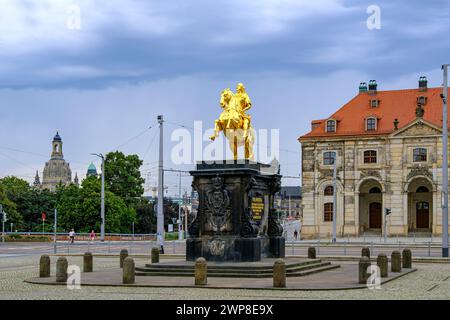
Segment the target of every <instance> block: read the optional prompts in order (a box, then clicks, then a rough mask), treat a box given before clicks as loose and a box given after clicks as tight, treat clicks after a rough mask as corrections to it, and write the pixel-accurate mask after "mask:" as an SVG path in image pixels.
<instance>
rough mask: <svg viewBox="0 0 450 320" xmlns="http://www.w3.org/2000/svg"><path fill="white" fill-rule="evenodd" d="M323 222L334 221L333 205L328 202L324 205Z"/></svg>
mask: <svg viewBox="0 0 450 320" xmlns="http://www.w3.org/2000/svg"><path fill="white" fill-rule="evenodd" d="M323 221H325V222H327V221H333V203H332V202H328V203H325V204H324V205H323Z"/></svg>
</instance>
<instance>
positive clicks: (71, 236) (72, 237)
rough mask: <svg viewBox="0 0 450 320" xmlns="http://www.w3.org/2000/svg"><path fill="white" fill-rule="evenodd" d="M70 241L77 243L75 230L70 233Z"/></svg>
mask: <svg viewBox="0 0 450 320" xmlns="http://www.w3.org/2000/svg"><path fill="white" fill-rule="evenodd" d="M69 239H70V243H73V242H74V241H75V231H74V230H73V229H72V230H70V232H69Z"/></svg>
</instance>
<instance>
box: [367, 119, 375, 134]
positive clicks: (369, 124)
mask: <svg viewBox="0 0 450 320" xmlns="http://www.w3.org/2000/svg"><path fill="white" fill-rule="evenodd" d="M366 130H367V131H375V130H377V119H376V118H374V117H371V118H367V119H366Z"/></svg>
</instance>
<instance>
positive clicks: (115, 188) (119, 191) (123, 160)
mask: <svg viewBox="0 0 450 320" xmlns="http://www.w3.org/2000/svg"><path fill="white" fill-rule="evenodd" d="M142 163H143V161H142V160H141V159H139V157H138V156H137V155H127V156H126V155H125V154H123V153H122V152H120V151H115V152H110V153H108V154H107V155H106V157H105V184H106V185H107V186H108V189H109V190H110V191H111V192H112V193H114V194H115V195H116V196H119V197H121V198H122V199H124V201H125V203H126V204H127V205H132V204H136V203H137V202H138V198H139V197H141V196H142V194H143V193H144V187H143V184H144V179H143V178H142V177H141V172H140V171H139V168H140V167H141V166H142Z"/></svg>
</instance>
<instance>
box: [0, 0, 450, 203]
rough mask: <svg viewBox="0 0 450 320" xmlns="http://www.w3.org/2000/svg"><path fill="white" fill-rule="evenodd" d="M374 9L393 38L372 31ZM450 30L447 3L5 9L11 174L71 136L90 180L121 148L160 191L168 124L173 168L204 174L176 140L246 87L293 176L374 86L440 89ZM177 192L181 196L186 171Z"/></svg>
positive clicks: (0, 138)
mask: <svg viewBox="0 0 450 320" xmlns="http://www.w3.org/2000/svg"><path fill="white" fill-rule="evenodd" d="M371 5H375V6H377V7H378V8H379V9H380V13H381V14H380V17H381V20H380V28H379V29H376V28H375V29H373V28H372V29H370V28H368V25H367V20H368V19H369V22H371V21H373V20H371V16H372V14H373V11H371V10H370V8H372V7H373V6H372V7H370V8H369V6H371ZM368 8H369V10H368ZM449 34H450V2H449V1H446V0H441V1H438V0H429V1H411V0H408V1H407V0H404V1H389V0H386V1H377V0H371V1H346V0H315V1H308V0H253V1H250V0H246V1H244V0H241V1H238V0H215V1H210V0H199V1H194V0H192V1H187V0H175V1H173V0H168V1H156V0H155V1H149V0H145V1H144V0H108V1H100V0H39V1H33V0H29V1H27V0H0V177H1V176H7V175H18V176H20V177H22V178H24V179H27V180H29V181H32V180H33V177H34V174H35V171H36V170H39V172H40V175H42V169H43V166H44V163H45V161H46V160H47V159H48V157H49V154H50V151H51V150H50V149H51V146H50V143H51V139H52V138H53V136H54V134H55V133H56V131H57V130H59V132H60V134H61V136H62V138H63V141H64V147H63V150H64V154H65V158H66V159H67V160H68V161H69V162H70V164H71V167H72V170H73V171H74V173H75V172H78V175H79V177H80V178H82V177H84V175H85V171H86V168H87V166H88V165H89V163H90V162H91V161H94V163H96V164H98V161H97V159H95V158H94V157H92V156H91V155H90V153H91V152H103V153H106V152H108V151H111V150H116V149H119V150H121V151H123V152H125V153H136V154H138V155H139V156H140V157H141V158H143V159H144V162H145V165H144V167H143V168H142V170H143V174H144V175H145V178H146V179H147V180H148V181H147V187H151V186H153V185H155V184H156V168H155V166H156V164H157V163H156V162H155V161H156V160H157V146H158V137H157V128H156V126H155V125H156V116H157V115H158V114H163V115H164V117H165V119H166V120H167V121H168V122H167V123H166V126H165V133H166V134H165V145H166V152H165V158H166V167H172V168H175V169H183V170H186V169H190V168H191V167H190V166H187V165H183V166H177V165H175V164H174V163H172V161H171V149H172V148H173V146H174V145H175V144H176V142H173V141H171V139H170V135H171V133H172V132H173V130H175V129H177V128H180V126H179V125H185V126H186V127H187V129H188V130H191V132H192V129H190V128H191V127H193V126H194V121H195V120H201V121H203V127H204V129H207V128H211V127H212V126H213V122H214V119H215V118H216V117H217V116H218V115H219V113H220V107H219V104H218V101H219V98H220V92H221V90H222V89H223V88H227V87H231V88H233V89H234V88H235V86H236V84H237V83H238V82H243V83H244V84H245V86H246V88H247V91H248V93H249V95H250V97H251V99H252V101H253V108H252V110H251V111H250V114H251V115H252V121H253V126H254V127H255V128H256V129H260V128H264V129H279V130H280V161H281V164H282V173H283V174H284V175H287V176H298V175H299V173H300V144H299V143H298V142H297V140H296V139H297V137H298V136H300V135H302V134H305V133H307V132H308V130H309V128H310V122H311V120H313V119H321V118H325V117H327V116H328V115H330V114H331V113H333V112H334V111H335V110H336V109H337V108H339V107H340V106H341V105H342V104H343V103H345V102H346V101H348V100H349V99H351V98H352V97H353V96H354V95H355V94H356V93H357V89H358V84H359V82H361V81H366V82H367V81H368V80H370V79H377V81H378V83H379V89H380V90H387V89H399V88H414V87H416V86H417V80H418V78H419V76H421V75H425V76H427V77H428V79H429V84H430V85H431V86H440V85H441V83H442V80H441V78H442V76H441V70H440V66H441V65H442V64H443V63H450V42H449V41H448V37H449ZM149 127H153V128H151V129H148V128H149ZM205 144H207V143H206V142H205ZM182 181H183V190H184V189H188V188H189V185H190V180H189V178H188V177H183V178H182ZM166 182H167V186H168V188H169V193H171V194H176V193H177V190H178V189H177V182H178V178H177V177H176V174H173V173H169V172H168V173H167V178H166ZM283 182H284V183H285V184H286V185H298V184H299V183H300V182H299V179H293V178H286V179H284V181H283Z"/></svg>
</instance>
